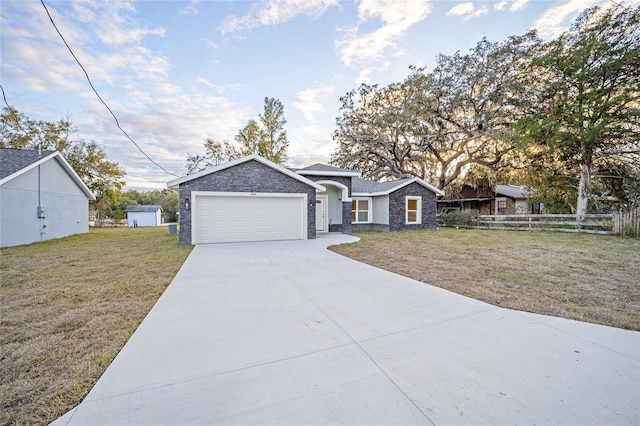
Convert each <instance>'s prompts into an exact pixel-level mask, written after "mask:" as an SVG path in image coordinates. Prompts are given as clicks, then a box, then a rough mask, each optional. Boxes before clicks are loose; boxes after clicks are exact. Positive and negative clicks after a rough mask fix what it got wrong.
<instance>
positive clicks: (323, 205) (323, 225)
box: [316, 195, 329, 232]
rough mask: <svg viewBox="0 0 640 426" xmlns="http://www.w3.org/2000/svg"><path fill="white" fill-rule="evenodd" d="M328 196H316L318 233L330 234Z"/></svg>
mask: <svg viewBox="0 0 640 426" xmlns="http://www.w3.org/2000/svg"><path fill="white" fill-rule="evenodd" d="M327 216H328V215H327V196H326V195H316V232H328V231H329V229H328V227H327Z"/></svg>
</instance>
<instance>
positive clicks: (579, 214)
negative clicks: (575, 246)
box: [576, 159, 591, 229]
mask: <svg viewBox="0 0 640 426" xmlns="http://www.w3.org/2000/svg"><path fill="white" fill-rule="evenodd" d="M589 197H591V161H590V159H589V161H585V162H584V163H583V164H582V168H581V169H580V183H579V184H578V202H577V203H576V204H577V205H576V222H577V225H578V229H580V228H581V225H582V221H583V219H584V215H585V213H586V212H587V205H588V203H589Z"/></svg>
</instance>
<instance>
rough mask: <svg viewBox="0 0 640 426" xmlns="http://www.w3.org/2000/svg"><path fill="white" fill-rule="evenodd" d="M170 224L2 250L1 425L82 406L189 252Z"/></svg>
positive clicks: (40, 419) (44, 419)
mask: <svg viewBox="0 0 640 426" xmlns="http://www.w3.org/2000/svg"><path fill="white" fill-rule="evenodd" d="M190 251H191V247H185V246H179V245H178V238H177V236H176V235H168V233H167V228H166V227H159V228H137V229H131V228H118V229H92V230H91V232H90V233H89V234H83V235H75V236H72V237H67V238H62V239H59V240H52V241H46V242H42V243H36V244H31V245H27V246H20V247H12V248H5V249H1V250H0V276H1V278H2V279H1V280H0V281H1V284H0V312H1V315H0V350H1V352H0V399H1V405H0V424H3V425H8V424H47V423H49V422H51V421H53V420H55V419H56V418H57V417H59V416H60V415H62V414H64V413H65V412H66V411H68V410H69V409H70V408H72V407H73V406H75V405H76V404H78V403H79V402H80V401H81V400H82V398H83V397H84V396H85V395H86V394H87V392H88V391H89V390H90V389H91V387H92V386H93V385H94V384H95V382H96V381H97V379H98V378H99V377H100V375H101V374H102V373H103V371H104V370H105V369H106V368H107V366H108V365H109V363H110V362H111V360H112V359H113V358H114V357H115V356H116V354H117V353H118V352H119V351H120V349H121V348H122V346H123V345H124V344H125V342H126V341H127V340H128V339H129V337H130V336H131V334H132V333H133V331H134V330H135V329H136V327H138V325H139V324H140V322H141V321H142V319H143V318H144V317H145V315H146V314H147V313H148V312H149V310H150V309H151V307H152V306H153V304H154V303H155V302H156V300H157V299H158V297H159V296H160V295H161V294H162V292H163V291H164V289H165V288H166V287H167V285H169V283H170V282H171V280H172V279H173V277H174V276H175V274H176V273H177V271H178V269H179V268H180V266H182V263H183V262H184V260H185V259H186V257H187V256H188V255H189V253H190Z"/></svg>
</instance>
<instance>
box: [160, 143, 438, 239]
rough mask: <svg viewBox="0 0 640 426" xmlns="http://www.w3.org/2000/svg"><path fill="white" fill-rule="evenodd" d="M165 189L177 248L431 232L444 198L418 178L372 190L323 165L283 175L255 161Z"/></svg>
mask: <svg viewBox="0 0 640 426" xmlns="http://www.w3.org/2000/svg"><path fill="white" fill-rule="evenodd" d="M167 185H168V186H169V187H170V188H174V189H177V190H178V192H179V197H180V198H179V199H180V242H181V243H182V244H201V243H217V242H237V241H265V240H293V239H314V238H316V235H317V233H322V232H342V233H344V234H350V233H351V232H352V230H366V229H376V230H384V231H399V230H404V229H424V228H435V227H436V196H437V195H442V194H443V193H442V191H440V190H438V189H437V188H435V187H433V186H431V185H429V184H428V183H426V182H424V181H423V180H421V179H418V178H411V179H402V180H398V181H393V182H373V181H368V180H365V179H361V178H360V174H359V173H357V172H354V171H352V170H347V169H341V168H337V167H333V166H328V165H326V164H314V165H312V166H309V167H305V168H302V169H287V168H285V167H282V166H280V165H277V164H274V163H272V162H271V161H268V160H266V159H264V158H262V157H260V156H258V155H255V154H253V155H249V156H247V157H243V158H240V159H237V160H234V161H230V162H228V163H224V164H221V165H219V166H216V167H211V168H207V169H205V170H203V171H201V172H199V173H195V174H192V175H188V176H184V177H181V178H179V179H175V180H173V181H171V182H169V183H168V184H167Z"/></svg>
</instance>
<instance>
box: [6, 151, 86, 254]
mask: <svg viewBox="0 0 640 426" xmlns="http://www.w3.org/2000/svg"><path fill="white" fill-rule="evenodd" d="M94 199H95V197H94V196H93V194H92V193H91V191H90V190H89V188H88V187H87V186H86V185H85V184H84V182H82V180H81V179H80V177H79V176H78V175H77V173H76V172H75V171H74V170H73V169H72V168H71V166H70V165H69V163H68V162H67V160H65V159H64V157H63V156H62V155H61V154H60V153H59V152H57V151H41V152H39V151H34V150H21V149H9V148H1V149H0V247H9V246H17V245H21V244H29V243H33V242H36V241H43V240H50V239H53V238H61V237H66V236H67V235H72V234H79V233H85V232H89V200H94Z"/></svg>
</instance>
